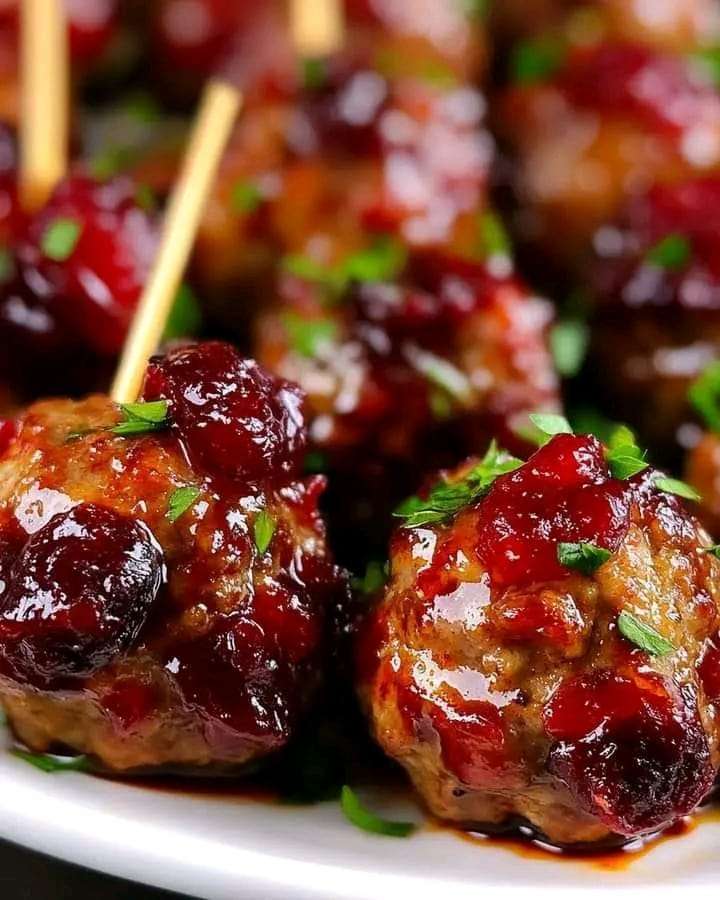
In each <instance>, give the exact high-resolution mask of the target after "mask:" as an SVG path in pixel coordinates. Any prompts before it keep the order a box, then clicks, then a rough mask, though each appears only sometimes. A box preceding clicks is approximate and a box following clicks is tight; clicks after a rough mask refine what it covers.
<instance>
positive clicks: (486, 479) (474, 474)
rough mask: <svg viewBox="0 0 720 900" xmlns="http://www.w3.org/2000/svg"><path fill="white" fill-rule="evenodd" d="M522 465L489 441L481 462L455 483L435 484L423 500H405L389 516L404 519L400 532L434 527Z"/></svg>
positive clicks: (442, 482) (410, 498) (443, 482)
mask: <svg viewBox="0 0 720 900" xmlns="http://www.w3.org/2000/svg"><path fill="white" fill-rule="evenodd" d="M521 465H522V460H519V459H515V457H513V456H510V454H508V453H506V452H505V451H504V450H500V449H499V448H498V446H497V444H496V443H495V441H493V442H492V443H491V444H490V446H489V447H488V450H487V453H486V454H485V456H484V457H483V459H482V460H481V461H480V462H479V463H477V465H475V466H473V467H472V468H471V469H470V470H469V471H468V472H466V473H465V475H464V476H463V477H462V478H460V479H459V480H458V481H439V482H437V483H436V484H435V485H434V486H433V487H432V488H431V490H430V492H429V494H428V495H427V497H417V496H414V497H409V498H408V499H407V500H405V501H404V502H403V503H401V504H400V506H398V507H397V509H396V510H395V511H394V512H393V515H394V516H395V517H396V518H398V519H404V520H405V521H404V522H403V526H402V527H403V528H417V527H419V526H421V525H436V524H440V523H443V522H446V521H448V520H449V519H452V518H453V517H454V516H455V515H457V513H459V512H460V510H461V509H463V508H464V507H466V506H469V505H470V504H471V503H474V502H475V501H476V500H478V499H480V498H481V497H482V496H484V495H485V494H486V493H487V492H488V490H489V489H490V487H491V485H492V483H493V482H494V481H495V479H496V478H498V477H499V476H500V475H504V474H506V473H507V472H513V471H514V470H515V469H517V468H519V467H520V466H521Z"/></svg>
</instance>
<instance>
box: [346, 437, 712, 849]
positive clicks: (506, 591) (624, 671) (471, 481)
mask: <svg viewBox="0 0 720 900" xmlns="http://www.w3.org/2000/svg"><path fill="white" fill-rule="evenodd" d="M638 470H640V471H638ZM613 471H614V472H616V473H617V474H619V475H629V476H630V477H627V478H618V477H614V476H613V474H612V472H613ZM675 487H676V483H674V482H672V481H671V480H668V479H663V477H661V476H660V473H658V472H655V471H653V470H651V469H649V468H647V466H646V464H645V463H644V462H643V460H642V456H641V454H640V451H639V450H638V449H637V448H636V447H635V446H634V445H632V444H631V443H630V439H629V438H626V439H625V440H624V441H621V442H620V446H619V447H618V448H617V449H615V450H614V451H612V452H608V451H606V449H605V448H604V447H603V446H602V445H601V444H600V443H599V441H597V440H596V439H595V438H594V437H592V436H575V435H573V434H569V433H564V434H559V435H557V436H555V437H554V438H553V439H552V440H550V441H549V443H547V444H546V445H545V446H543V447H542V448H541V449H539V450H538V451H537V452H536V453H535V454H534V455H533V456H532V457H531V458H530V459H529V460H528V462H527V463H525V464H522V463H520V462H519V461H518V460H513V459H512V458H509V457H508V456H507V455H506V454H503V453H501V452H499V451H498V450H497V449H496V448H491V451H490V452H489V453H488V454H487V456H486V457H485V458H484V459H482V460H480V461H477V460H476V461H474V462H470V463H468V464H466V465H465V466H463V467H461V468H460V469H459V470H456V471H454V472H452V473H449V474H445V475H444V476H443V478H442V480H441V481H440V482H439V483H438V484H436V485H435V486H434V488H433V489H432V490H431V491H430V492H429V493H426V494H424V495H422V496H421V497H419V498H414V499H413V500H411V501H410V502H408V503H406V504H405V505H404V506H403V507H402V508H401V509H400V510H399V513H400V514H402V515H403V516H404V517H405V522H404V524H403V525H402V526H401V527H400V528H399V529H398V530H397V531H396V532H395V534H394V536H393V539H392V543H391V546H390V572H391V574H390V580H389V584H388V585H387V588H386V589H385V592H384V594H383V595H382V596H381V598H380V599H379V602H378V603H377V605H376V607H375V608H374V610H373V611H372V613H371V614H370V616H369V618H368V621H367V623H366V625H365V627H364V629H363V631H362V634H361V638H360V641H359V644H358V683H359V690H360V694H361V697H362V699H363V701H364V704H365V707H366V709H367V711H368V714H369V717H370V721H371V725H372V729H373V731H374V734H375V736H376V738H377V740H378V741H379V743H380V745H381V746H382V747H383V748H384V750H385V751H386V752H387V753H388V754H389V755H390V756H391V757H393V758H394V759H396V760H397V761H398V762H400V763H401V764H402V765H403V766H404V767H405V768H406V769H407V771H408V773H409V774H410V777H411V778H412V780H413V782H414V784H415V786H416V788H417V789H418V791H419V792H420V794H421V795H422V797H423V798H424V800H425V802H426V803H427V805H428V806H429V808H430V810H431V811H432V812H433V813H434V814H435V815H437V816H438V817H440V818H441V819H445V820H448V821H450V822H453V823H455V824H457V825H459V826H461V827H467V828H477V827H480V828H482V827H486V826H495V827H499V826H503V825H510V824H514V823H515V822H517V821H518V819H519V820H524V821H525V822H527V823H529V824H530V825H531V826H532V827H533V828H534V829H535V830H536V831H537V832H539V833H541V834H542V835H544V836H545V838H546V839H548V840H549V841H551V842H553V843H556V844H570V843H580V842H581V843H584V842H595V841H601V840H605V839H617V840H622V839H624V838H629V837H632V836H636V835H641V834H645V833H647V832H652V831H655V830H657V829H661V828H664V827H665V826H667V825H669V824H670V823H672V822H673V821H675V820H676V819H678V818H680V817H682V816H684V815H686V814H688V813H690V812H691V811H692V810H693V809H694V808H695V806H696V805H697V804H698V803H699V802H700V801H701V800H702V799H703V797H704V796H705V795H706V793H707V792H708V790H709V789H710V787H711V786H712V783H713V778H714V775H715V772H716V769H717V765H718V761H719V758H720V757H719V754H718V737H720V730H719V728H718V724H717V710H716V707H715V706H714V703H715V700H716V695H714V694H712V693H708V692H706V690H705V687H704V683H705V682H704V678H705V675H704V674H703V673H702V672H701V671H700V663H701V660H703V658H704V657H705V655H706V654H707V653H708V652H709V648H710V647H711V646H712V641H713V638H714V636H715V632H716V630H717V625H718V607H717V604H718V601H719V600H720V593H719V592H720V564H719V563H718V561H717V559H716V558H715V557H714V556H713V555H712V554H710V553H708V552H706V550H707V548H708V547H709V546H710V539H709V537H708V535H707V534H706V533H705V531H704V530H703V529H702V528H701V526H699V525H698V523H697V522H696V520H695V519H694V517H693V516H692V515H691V514H690V513H689V512H688V510H687V509H686V508H685V507H684V506H683V505H682V502H681V501H680V500H679V499H678V497H677V496H674V495H672V494H670V493H669V492H668V491H669V490H671V489H674V488H675ZM710 668H711V667H710ZM708 677H710V676H709V675H708Z"/></svg>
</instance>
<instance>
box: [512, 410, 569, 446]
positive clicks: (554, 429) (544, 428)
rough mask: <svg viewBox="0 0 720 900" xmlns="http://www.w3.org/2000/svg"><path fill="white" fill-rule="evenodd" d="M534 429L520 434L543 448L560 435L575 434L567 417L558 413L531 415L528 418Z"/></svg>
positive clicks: (524, 430)
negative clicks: (551, 439)
mask: <svg viewBox="0 0 720 900" xmlns="http://www.w3.org/2000/svg"><path fill="white" fill-rule="evenodd" d="M528 418H529V419H530V422H531V424H532V426H534V427H533V428H529V429H522V430H521V431H520V432H519V433H520V436H521V437H524V438H525V439H526V440H529V441H532V442H534V443H536V444H537V445H538V446H540V447H542V446H543V445H545V444H547V442H548V441H549V440H550V438H553V437H555V435H558V434H573V430H572V427H571V425H570V423H569V422H568V420H567V419H566V418H565V416H561V415H558V414H557V413H530V415H529V416H528Z"/></svg>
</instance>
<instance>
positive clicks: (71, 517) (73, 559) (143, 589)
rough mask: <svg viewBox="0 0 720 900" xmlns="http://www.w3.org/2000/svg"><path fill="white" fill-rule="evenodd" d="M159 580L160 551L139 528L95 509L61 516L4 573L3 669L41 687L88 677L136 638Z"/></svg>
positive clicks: (0, 611)
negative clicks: (5, 574) (65, 680)
mask: <svg viewBox="0 0 720 900" xmlns="http://www.w3.org/2000/svg"><path fill="white" fill-rule="evenodd" d="M163 580H164V563H163V557H162V551H161V549H160V547H159V546H158V545H157V543H156V542H155V540H154V538H153V537H152V535H151V533H150V532H149V530H148V529H147V527H146V526H145V525H144V524H142V523H141V522H139V521H137V520H132V519H128V518H125V517H123V516H121V515H119V514H118V513H116V512H113V511H112V510H110V509H106V508H104V507H100V506H95V505H93V504H83V505H80V506H76V507H74V508H73V509H71V510H70V511H69V512H65V513H58V514H57V515H55V516H54V517H53V518H52V519H50V521H49V522H48V523H47V524H46V525H44V526H43V527H42V528H41V529H40V530H39V531H37V532H35V534H32V535H30V536H29V537H28V539H27V542H26V543H25V545H24V547H23V548H22V550H21V551H20V552H19V553H18V555H17V557H16V558H15V559H14V561H13V562H12V565H11V568H10V569H9V573H8V577H7V586H6V589H5V591H4V592H3V594H2V599H1V601H0V634H2V638H3V640H2V646H1V647H0V653H1V656H2V667H3V669H4V670H5V671H6V672H8V671H9V672H11V673H12V674H13V676H14V677H16V678H18V677H19V678H22V679H26V680H27V681H28V682H29V683H31V684H34V685H36V686H38V687H49V686H52V685H54V684H57V683H58V682H60V681H62V680H63V679H68V678H77V677H87V676H89V675H91V674H93V673H94V672H96V671H98V670H99V669H101V668H102V667H103V666H104V665H106V664H107V663H108V662H109V661H110V660H111V659H112V658H113V657H114V656H116V655H117V654H118V653H119V652H121V651H122V650H124V649H127V648H128V647H129V646H130V645H131V644H132V642H133V641H134V640H135V638H136V637H137V635H138V634H139V632H140V630H141V628H142V626H143V625H144V623H145V620H146V618H147V616H148V613H149V611H150V608H151V606H152V605H153V603H154V601H155V598H156V596H157V594H158V591H159V589H160V586H161V584H162V582H163Z"/></svg>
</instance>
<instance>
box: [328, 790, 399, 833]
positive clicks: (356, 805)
mask: <svg viewBox="0 0 720 900" xmlns="http://www.w3.org/2000/svg"><path fill="white" fill-rule="evenodd" d="M340 806H341V807H342V811H343V813H345V818H346V819H347V820H348V821H349V822H352V824H353V825H355V826H357V827H358V828H361V829H362V830H363V831H369V832H371V833H372V834H382V835H385V836H386V837H399V838H404V837H408V835H410V834H412V833H413V831H415V827H416V826H415V825H413V823H412V822H391V821H389V820H388V819H382V818H380V816H377V815H375V813H371V812H370V811H369V810H367V809H366V808H365V807H364V806H363V805H362V803H361V802H360V798H359V797H358V795H357V794H356V793H355V791H354V790H353V789H352V788H351V787H349V786H348V785H347V784H344V785H343V787H342V791H341V793H340Z"/></svg>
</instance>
